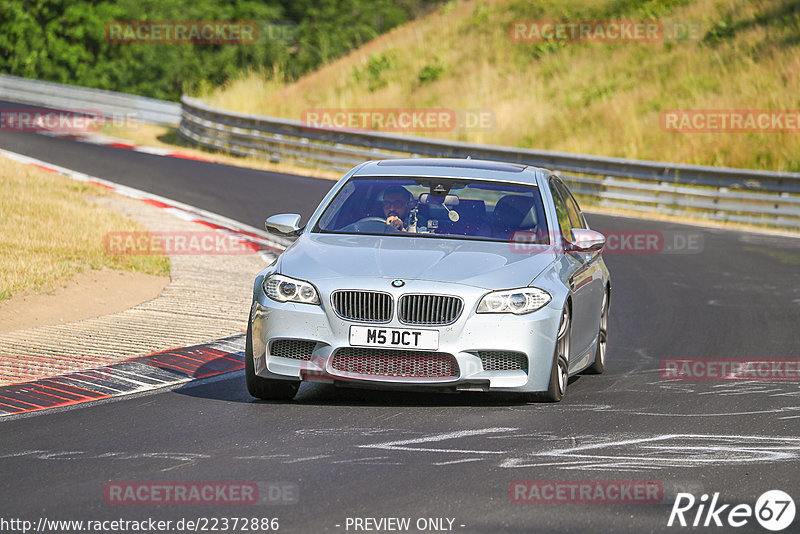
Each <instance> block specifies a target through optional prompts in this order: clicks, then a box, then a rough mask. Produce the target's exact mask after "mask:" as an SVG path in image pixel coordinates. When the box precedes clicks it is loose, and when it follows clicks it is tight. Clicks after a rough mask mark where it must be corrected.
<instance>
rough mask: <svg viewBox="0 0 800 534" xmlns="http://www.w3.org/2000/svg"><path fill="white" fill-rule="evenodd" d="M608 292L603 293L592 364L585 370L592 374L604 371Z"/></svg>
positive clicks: (606, 343) (606, 344) (606, 342)
mask: <svg viewBox="0 0 800 534" xmlns="http://www.w3.org/2000/svg"><path fill="white" fill-rule="evenodd" d="M608 306H609V300H608V290H607V289H606V291H605V293H603V307H602V308H601V309H600V330H599V332H598V334H597V350H596V351H595V353H594V363H593V364H592V365H591V366H590V367H589V368H588V369H587V371H589V372H590V373H592V374H596V375H599V374H602V373H603V371H605V370H606V347H607V346H608Z"/></svg>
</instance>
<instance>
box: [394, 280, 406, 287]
mask: <svg viewBox="0 0 800 534" xmlns="http://www.w3.org/2000/svg"><path fill="white" fill-rule="evenodd" d="M404 285H406V283H405V282H403V281H402V280H392V287H403V286H404Z"/></svg>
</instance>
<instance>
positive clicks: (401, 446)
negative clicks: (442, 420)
mask: <svg viewBox="0 0 800 534" xmlns="http://www.w3.org/2000/svg"><path fill="white" fill-rule="evenodd" d="M517 430H519V429H518V428H504V427H499V428H484V429H481V430H460V431H457V432H447V433H445V434H436V435H433V436H427V437H423V438H414V439H403V440H397V441H385V442H383V443H374V444H371V445H359V447H361V448H364V449H385V450H393V451H415V452H450V453H460V454H506V451H475V450H465V449H429V448H424V447H407V446H406V445H414V444H418V443H433V442H438V441H445V440H449V439H459V438H465V437H470V436H481V435H484V434H495V433H499V432H515V431H517Z"/></svg>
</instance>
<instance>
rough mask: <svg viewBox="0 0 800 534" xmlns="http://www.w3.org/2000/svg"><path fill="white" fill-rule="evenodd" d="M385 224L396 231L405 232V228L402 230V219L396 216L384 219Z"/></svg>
mask: <svg viewBox="0 0 800 534" xmlns="http://www.w3.org/2000/svg"><path fill="white" fill-rule="evenodd" d="M386 224H388V225H391V226H394V227H395V228H396V229H397V230H400V231H403V232H404V231H405V228H403V219H401V218H400V217H398V216H397V215H392V216H391V217H389V218H388V219H386Z"/></svg>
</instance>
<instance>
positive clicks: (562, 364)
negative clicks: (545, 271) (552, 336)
mask: <svg viewBox="0 0 800 534" xmlns="http://www.w3.org/2000/svg"><path fill="white" fill-rule="evenodd" d="M570 319H571V317H570V311H569V306H567V305H565V306H564V311H563V312H561V324H560V325H559V327H558V337H557V338H556V349H555V352H554V354H553V365H552V367H551V369H550V384H549V385H548V387H547V391H546V392H545V393H544V394H543V395H542V400H544V401H547V402H559V401H560V400H561V399H563V398H564V394H565V393H566V392H567V381H568V380H569V341H570V326H571V321H570Z"/></svg>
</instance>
